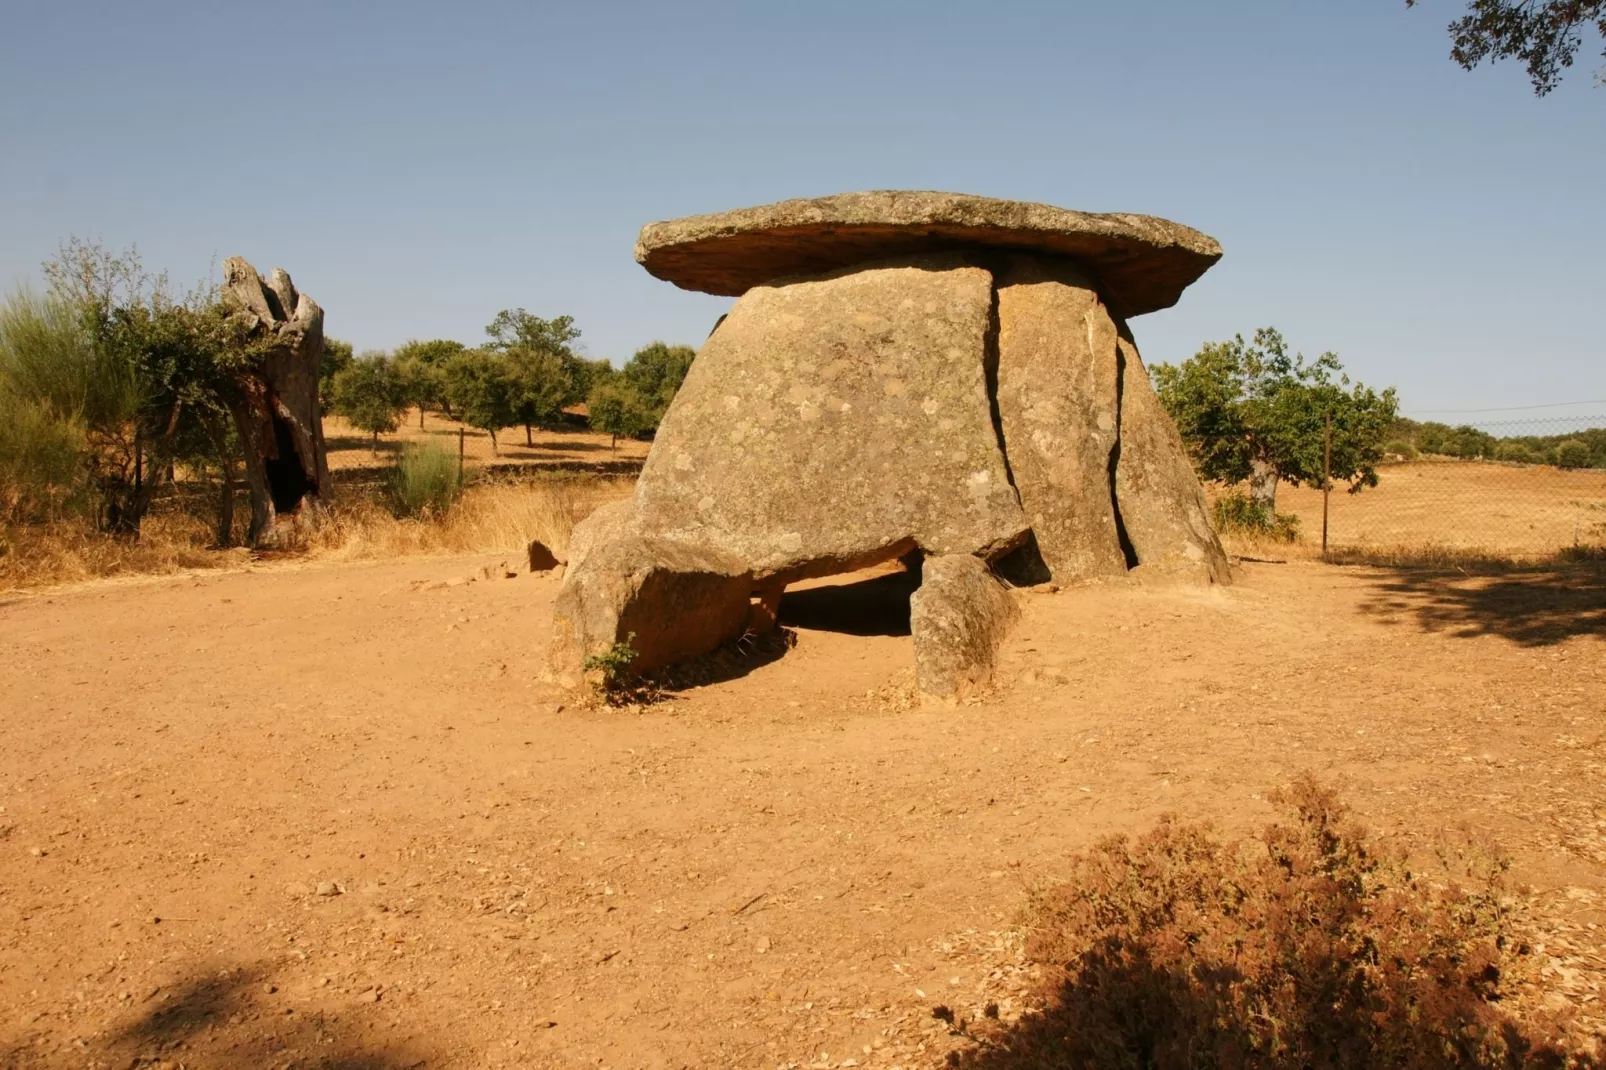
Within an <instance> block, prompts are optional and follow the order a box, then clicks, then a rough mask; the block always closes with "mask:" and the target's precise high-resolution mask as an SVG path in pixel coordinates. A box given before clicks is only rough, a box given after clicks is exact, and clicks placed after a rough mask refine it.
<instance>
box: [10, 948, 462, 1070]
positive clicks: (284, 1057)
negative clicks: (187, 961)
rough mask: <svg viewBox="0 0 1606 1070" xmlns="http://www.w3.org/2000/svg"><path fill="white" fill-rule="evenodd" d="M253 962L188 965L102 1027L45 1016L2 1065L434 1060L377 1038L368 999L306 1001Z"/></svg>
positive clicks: (342, 1069) (251, 1065) (224, 1067)
mask: <svg viewBox="0 0 1606 1070" xmlns="http://www.w3.org/2000/svg"><path fill="white" fill-rule="evenodd" d="M270 977H271V972H270V971H268V970H264V969H259V968H242V967H235V968H227V967H218V968H216V969H208V968H205V967H201V966H193V967H192V968H191V969H190V971H189V973H188V975H187V976H185V977H184V978H183V979H181V980H178V981H175V982H173V983H172V984H171V985H164V986H163V987H162V988H161V989H160V990H159V991H158V992H157V993H155V994H153V995H152V996H151V997H150V998H148V999H147V1000H145V1002H144V1003H143V1004H135V1008H136V1009H134V1010H131V1011H128V1012H125V1016H124V1017H123V1018H122V1019H121V1020H120V1021H118V1022H117V1023H115V1024H114V1025H113V1026H112V1027H111V1028H109V1029H107V1030H105V1031H104V1032H97V1033H95V1034H93V1035H92V1036H91V1037H87V1038H86V1037H84V1036H83V1035H82V1034H81V1033H80V1032H79V1030H78V1029H76V1028H75V1029H72V1030H68V1029H60V1030H57V1031H51V1030H50V1029H49V1028H48V1027H49V1026H50V1025H52V1024H55V1018H54V1016H53V1015H46V1016H44V1017H42V1018H41V1020H40V1022H39V1023H36V1025H35V1028H34V1030H33V1031H32V1033H31V1034H30V1035H25V1036H21V1037H18V1038H15V1039H12V1040H8V1041H6V1042H5V1043H4V1046H0V1066H5V1067H8V1068H16V1070H65V1068H67V1067H73V1068H75V1070H77V1068H81V1067H83V1066H85V1065H86V1061H87V1065H90V1066H116V1067H130V1068H139V1067H149V1068H152V1070H155V1068H158V1067H165V1068H177V1067H180V1066H192V1067H194V1066H204V1067H216V1068H219V1070H258V1068H261V1067H269V1066H272V1067H285V1068H290V1070H312V1068H315V1067H316V1068H320V1070H404V1068H412V1067H422V1066H425V1065H428V1064H430V1063H431V1062H433V1061H435V1060H434V1059H433V1058H431V1057H430V1056H429V1055H428V1054H427V1053H425V1052H423V1051H421V1050H418V1049H416V1048H414V1047H413V1046H412V1045H411V1044H409V1043H405V1042H395V1041H391V1040H387V1039H384V1037H383V1034H382V1033H379V1032H378V1031H377V1024H376V1018H377V1017H378V1013H379V1012H378V1009H377V1008H378V1007H379V1006H380V1005H381V1004H380V1001H381V1000H383V999H384V998H385V993H383V992H382V991H380V992H379V993H378V996H379V999H378V1000H374V1001H373V1002H366V1003H364V1002H360V1001H359V1000H360V997H356V996H354V997H352V999H353V1003H352V1006H351V1008H350V1009H343V1010H340V1011H339V1012H328V1011H325V1010H308V1009H306V1005H305V1004H304V1003H302V1002H300V1001H293V1000H291V999H289V998H288V997H287V996H286V995H285V994H284V993H282V992H279V991H278V989H277V988H276V987H275V986H274V985H273V984H272V981H271V979H270Z"/></svg>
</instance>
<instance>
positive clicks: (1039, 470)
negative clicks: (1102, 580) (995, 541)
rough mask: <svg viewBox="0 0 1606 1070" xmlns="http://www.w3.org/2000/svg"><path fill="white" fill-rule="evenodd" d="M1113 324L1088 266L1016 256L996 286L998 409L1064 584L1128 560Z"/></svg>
mask: <svg viewBox="0 0 1606 1070" xmlns="http://www.w3.org/2000/svg"><path fill="white" fill-rule="evenodd" d="M1117 360H1118V357H1117V353H1116V328H1115V321H1114V320H1113V319H1111V318H1110V314H1109V313H1108V312H1107V311H1106V310H1105V308H1104V304H1103V303H1102V302H1101V301H1100V300H1099V295H1098V293H1097V292H1096V291H1095V290H1094V289H1093V285H1092V280H1091V279H1090V278H1089V277H1088V276H1087V274H1086V272H1084V271H1083V270H1081V269H1080V268H1078V267H1077V266H1076V265H1074V264H1070V263H1066V262H1065V261H1045V260H1042V259H1040V258H1036V257H1016V258H1015V259H1014V261H1013V262H1012V264H1011V266H1010V268H1009V270H1008V271H1007V272H1006V273H1005V274H1004V275H1003V276H1002V277H1001V278H1000V279H999V285H998V388H997V399H998V415H999V421H1000V427H1001V429H1002V431H1003V436H1004V443H1005V448H1006V451H1007V454H1008V457H1009V466H1010V472H1011V474H1012V475H1013V477H1014V480H1015V486H1016V488H1017V489H1018V490H1019V492H1020V501H1021V506H1022V508H1023V509H1025V511H1026V518H1027V520H1028V522H1029V523H1030V524H1031V526H1032V533H1033V535H1034V536H1035V537H1036V543H1037V550H1038V553H1039V554H1040V555H1041V557H1042V561H1043V563H1044V564H1045V565H1047V566H1048V569H1049V571H1050V573H1051V574H1052V576H1053V578H1054V579H1056V580H1059V581H1061V582H1064V581H1067V580H1076V579H1085V578H1089V577H1094V576H1119V575H1122V574H1124V573H1125V572H1126V570H1127V568H1128V565H1129V564H1130V562H1129V561H1128V559H1127V552H1126V548H1125V547H1123V544H1122V542H1123V533H1122V531H1121V521H1120V518H1119V516H1118V514H1117V512H1116V508H1115V493H1114V485H1113V484H1114V474H1115V459H1116V456H1117V451H1118V449H1119V445H1120V424H1121V398H1120V385H1121V384H1120V373H1119V369H1118V367H1117Z"/></svg>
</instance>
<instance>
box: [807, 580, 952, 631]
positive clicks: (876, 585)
mask: <svg viewBox="0 0 1606 1070" xmlns="http://www.w3.org/2000/svg"><path fill="white" fill-rule="evenodd" d="M919 586H920V573H919V572H916V571H904V572H889V573H887V574H886V575H884V576H872V577H871V578H869V579H864V580H855V581H854V582H852V583H838V584H831V585H828V586H821V587H805V588H803V589H802V590H796V591H793V590H789V591H787V592H786V593H785V594H784V595H782V596H781V612H780V620H781V623H782V624H786V625H790V626H791V627H794V628H807V629H810V630H811V631H819V632H840V633H841V634H843V635H859V636H869V635H893V636H904V635H908V634H909V596H910V595H912V594H914V593H915V591H916V590H917V589H918V588H919Z"/></svg>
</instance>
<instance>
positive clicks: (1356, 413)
mask: <svg viewBox="0 0 1606 1070" xmlns="http://www.w3.org/2000/svg"><path fill="white" fill-rule="evenodd" d="M1152 374H1153V377H1154V385H1155V390H1156V392H1157V393H1158V394H1159V395H1160V401H1161V403H1162V404H1164V406H1165V408H1166V411H1167V412H1169V413H1170V414H1171V418H1172V420H1173V421H1174V422H1175V423H1176V426H1177V430H1178V431H1179V432H1180V433H1181V435H1182V438H1183V441H1184V443H1185V444H1186V445H1187V447H1188V451H1189V453H1190V454H1191V455H1192V457H1193V458H1194V461H1195V463H1196V464H1197V465H1198V468H1199V471H1200V474H1201V475H1202V476H1203V477H1204V478H1206V479H1210V480H1216V481H1219V482H1222V483H1238V482H1241V481H1243V480H1248V481H1249V490H1250V498H1251V500H1252V501H1253V502H1254V503H1255V504H1256V505H1257V506H1261V507H1263V508H1265V509H1266V510H1268V511H1270V512H1275V510H1276V505H1277V484H1278V483H1280V482H1287V483H1290V484H1293V485H1295V486H1298V485H1300V484H1302V483H1308V484H1312V485H1315V486H1321V483H1322V468H1323V461H1324V453H1325V450H1326V431H1327V422H1328V419H1329V418H1331V420H1332V469H1331V474H1332V478H1334V479H1336V480H1345V481H1347V482H1348V483H1349V485H1350V487H1349V489H1350V492H1351V493H1355V492H1358V491H1360V490H1361V489H1362V488H1363V487H1375V486H1376V485H1377V465H1378V463H1379V462H1380V461H1382V459H1383V444H1384V442H1385V440H1386V438H1387V436H1388V433H1389V431H1390V429H1391V427H1392V425H1393V421H1394V413H1395V408H1396V401H1395V395H1394V390H1393V388H1392V387H1391V388H1389V389H1388V390H1385V391H1383V392H1382V393H1378V392H1376V391H1374V390H1372V389H1371V388H1369V387H1367V386H1366V385H1364V384H1362V383H1351V382H1350V379H1349V377H1348V376H1347V375H1345V374H1344V369H1343V365H1342V364H1340V363H1339V360H1338V355H1337V354H1335V353H1323V354H1322V355H1321V356H1319V357H1317V358H1316V359H1315V360H1312V361H1307V360H1306V359H1305V357H1304V356H1303V354H1290V353H1289V351H1288V345H1287V343H1286V342H1285V341H1284V340H1283V336H1282V335H1281V334H1280V333H1278V332H1277V331H1276V330H1275V329H1274V328H1271V327H1263V328H1261V329H1260V330H1258V331H1256V332H1255V336H1254V340H1253V341H1249V342H1246V341H1245V340H1244V337H1243V336H1242V335H1238V336H1236V337H1234V338H1233V339H1231V340H1230V341H1226V342H1208V343H1206V344H1205V345H1204V346H1203V347H1202V348H1201V349H1200V350H1199V352H1198V353H1196V354H1194V355H1193V356H1192V357H1190V358H1189V359H1188V360H1186V361H1184V362H1182V364H1180V365H1171V364H1157V365H1155V366H1154V367H1153V369H1152Z"/></svg>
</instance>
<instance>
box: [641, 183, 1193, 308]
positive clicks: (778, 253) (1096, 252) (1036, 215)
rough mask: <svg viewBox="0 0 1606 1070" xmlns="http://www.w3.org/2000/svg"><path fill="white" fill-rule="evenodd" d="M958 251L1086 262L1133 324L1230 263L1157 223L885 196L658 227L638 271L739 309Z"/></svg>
mask: <svg viewBox="0 0 1606 1070" xmlns="http://www.w3.org/2000/svg"><path fill="white" fill-rule="evenodd" d="M957 247H962V248H966V249H972V250H980V251H1002V252H1011V251H1013V252H1028V253H1038V254H1042V255H1044V256H1050V257H1060V258H1064V259H1068V260H1073V261H1076V262H1077V263H1080V264H1082V265H1084V266H1085V267H1086V268H1087V269H1088V270H1089V271H1091V272H1092V274H1093V275H1094V276H1095V277H1096V278H1097V279H1098V282H1099V290H1100V292H1101V293H1103V294H1104V296H1105V299H1106V301H1107V302H1108V303H1109V305H1110V307H1111V308H1112V309H1113V310H1114V311H1115V313H1116V314H1117V315H1119V316H1122V317H1130V316H1140V315H1142V314H1143V313H1145V312H1154V311H1156V310H1157V309H1162V308H1170V307H1171V306H1172V305H1174V304H1176V303H1177V299H1178V298H1179V297H1181V296H1182V291H1183V290H1184V289H1185V288H1187V286H1188V285H1189V284H1191V283H1192V282H1193V281H1194V280H1195V279H1197V278H1198V277H1199V276H1200V275H1203V274H1204V273H1205V272H1206V271H1207V270H1208V269H1209V268H1210V265H1212V264H1214V263H1215V262H1216V261H1217V260H1219V259H1220V258H1221V246H1220V245H1218V244H1217V243H1216V240H1215V239H1214V238H1211V237H1210V236H1209V235H1207V234H1201V233H1199V232H1198V231H1197V230H1194V229H1193V228H1191V227H1185V226H1182V225H1181V224H1179V223H1173V222H1171V221H1170V220H1168V219H1157V218H1155V217H1154V216H1146V215H1131V214H1128V213H1125V212H1120V213H1102V214H1101V213H1093V212H1073V211H1070V210H1069V209H1065V208H1055V207H1054V206H1052V205H1047V204H1031V203H1028V202H1025V201H1005V200H998V199H996V198H992V197H975V196H971V195H969V194H964V193H936V192H931V191H927V190H876V191H873V192H869V193H840V194H837V195H835V196H831V197H815V198H811V199H807V200H804V199H799V200H791V201H779V202H777V203H775V204H766V205H761V206H759V207H757V208H742V209H738V210H736V211H734V212H719V213H716V214H713V215H699V216H688V217H686V218H684V219H673V220H669V221H668V222H664V223H650V224H648V225H647V226H645V227H643V228H642V229H641V236H640V238H639V239H638V240H637V242H636V260H637V262H639V263H640V264H641V265H642V266H643V267H645V268H646V269H647V270H648V271H649V272H651V273H652V274H653V275H655V276H657V277H658V278H660V279H664V280H666V281H668V282H672V283H674V284H675V285H676V286H680V287H683V288H684V289H687V290H701V291H703V292H705V293H712V294H724V295H727V296H731V297H736V296H740V295H741V294H744V293H746V292H747V291H748V290H750V289H752V288H753V287H754V286H759V285H762V284H764V283H767V282H770V281H772V280H774V279H778V278H782V277H786V276H794V275H813V274H818V273H820V272H825V271H831V270H834V269H836V268H843V267H851V266H854V265H858V264H862V263H865V262H867V261H871V260H877V259H880V258H883V257H890V256H906V255H909V254H911V253H924V252H932V251H936V250H944V249H953V248H957Z"/></svg>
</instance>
